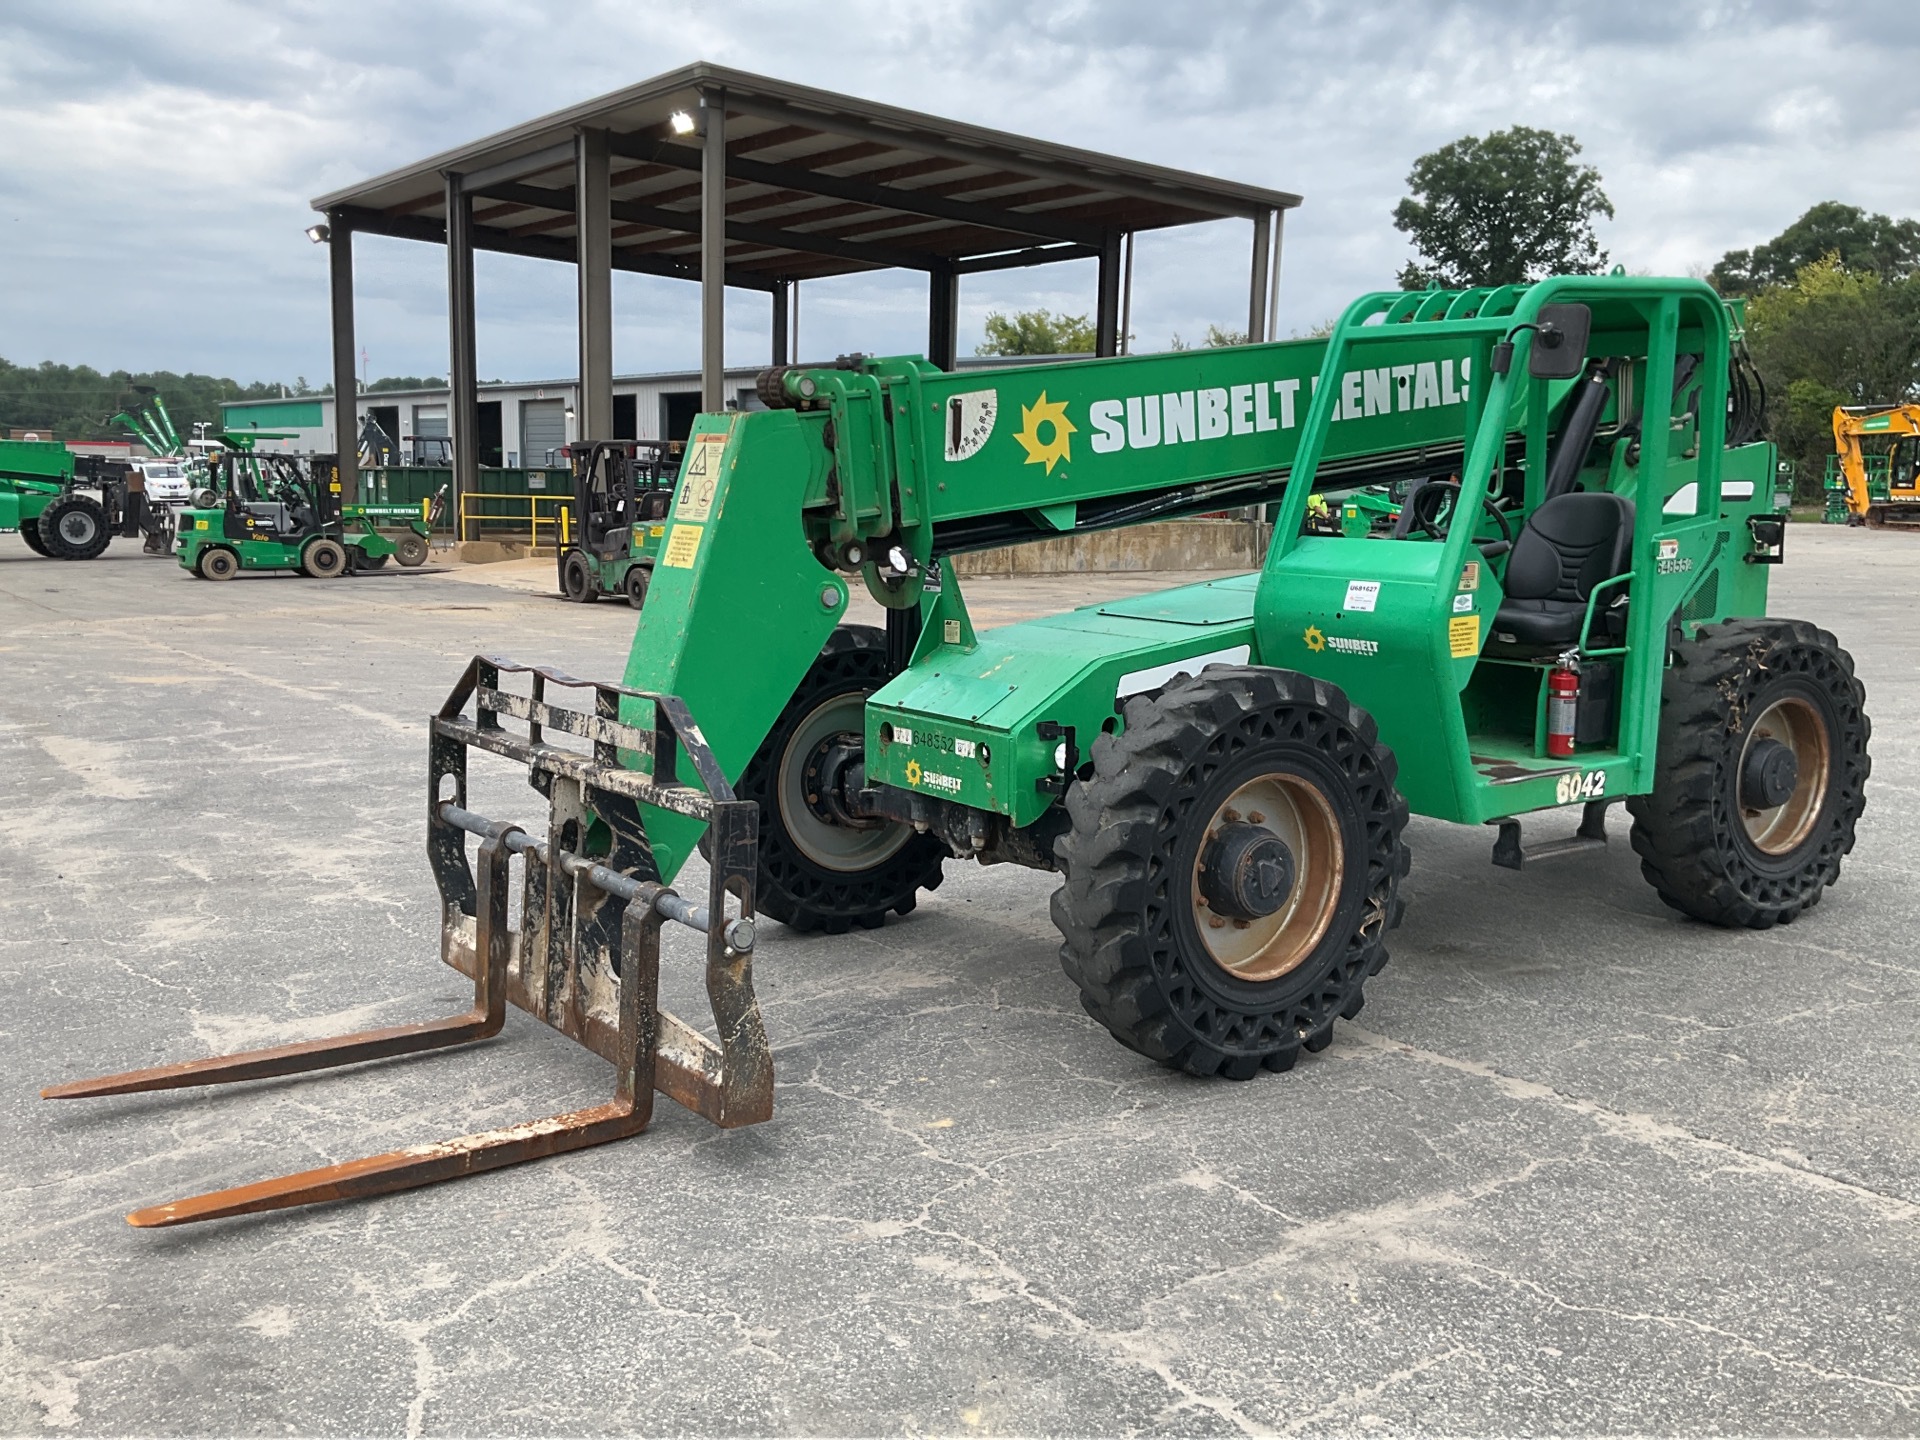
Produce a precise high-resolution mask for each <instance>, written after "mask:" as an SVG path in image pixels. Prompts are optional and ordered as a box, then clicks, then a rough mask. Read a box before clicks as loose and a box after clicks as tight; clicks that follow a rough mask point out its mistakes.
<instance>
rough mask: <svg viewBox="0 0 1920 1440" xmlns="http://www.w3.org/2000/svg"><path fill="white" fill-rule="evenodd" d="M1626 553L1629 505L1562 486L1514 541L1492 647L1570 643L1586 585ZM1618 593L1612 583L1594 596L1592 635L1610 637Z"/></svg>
mask: <svg viewBox="0 0 1920 1440" xmlns="http://www.w3.org/2000/svg"><path fill="white" fill-rule="evenodd" d="M1632 554H1633V503H1632V502H1631V501H1630V500H1628V499H1627V498H1626V497H1625V496H1623V495H1615V494H1612V493H1610V492H1608V491H1604V490H1603V491H1598V492H1593V493H1587V492H1582V491H1569V492H1568V493H1566V494H1563V495H1556V496H1554V497H1553V498H1552V499H1551V500H1547V501H1545V502H1543V503H1542V504H1541V506H1540V507H1539V508H1538V509H1537V510H1535V511H1534V512H1533V514H1531V515H1530V516H1528V517H1527V523H1526V525H1525V526H1524V527H1522V529H1521V531H1520V534H1519V535H1518V536H1517V537H1515V539H1514V542H1513V553H1512V555H1511V556H1509V557H1508V560H1507V573H1506V576H1505V584H1506V598H1505V599H1503V600H1502V601H1501V602H1500V609H1499V610H1498V611H1497V612H1495V614H1494V617H1493V633H1492V637H1491V638H1492V643H1493V646H1494V647H1496V648H1498V649H1500V650H1502V651H1505V652H1507V653H1518V654H1558V653H1559V652H1560V651H1562V650H1566V649H1569V648H1571V647H1572V646H1574V645H1577V644H1578V643H1579V642H1580V625H1581V622H1582V621H1583V620H1585V619H1586V614H1587V600H1588V598H1589V597H1590V596H1591V595H1592V594H1593V587H1594V586H1596V585H1598V584H1599V583H1600V582H1601V581H1602V580H1605V579H1608V578H1609V577H1611V576H1614V575H1619V574H1622V573H1624V572H1625V571H1626V570H1627V568H1628V566H1629V563H1630V557H1631V556H1632ZM1626 593H1627V592H1626V587H1625V586H1615V587H1614V588H1613V589H1612V590H1610V591H1608V592H1607V594H1606V595H1605V596H1603V597H1602V600H1601V603H1600V606H1599V608H1598V609H1597V610H1596V611H1595V612H1594V622H1593V631H1592V636H1593V638H1605V639H1608V640H1615V641H1617V640H1618V638H1619V632H1620V629H1621V624H1622V621H1623V620H1624V613H1623V612H1624V603H1623V602H1624V601H1625V599H1626Z"/></svg>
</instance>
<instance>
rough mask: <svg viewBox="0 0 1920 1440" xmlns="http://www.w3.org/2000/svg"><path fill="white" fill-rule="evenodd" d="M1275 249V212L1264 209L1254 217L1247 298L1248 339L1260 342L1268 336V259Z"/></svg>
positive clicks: (1256, 342) (1255, 342)
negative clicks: (1251, 263) (1251, 267)
mask: <svg viewBox="0 0 1920 1440" xmlns="http://www.w3.org/2000/svg"><path fill="white" fill-rule="evenodd" d="M1272 249H1273V214H1272V212H1271V211H1267V210H1262V211H1261V212H1260V213H1259V214H1258V215H1256V216H1254V217H1253V276H1252V285H1251V286H1250V287H1249V288H1250V290H1251V294H1250V295H1249V296H1248V299H1247V339H1248V340H1249V341H1251V342H1252V343H1254V344H1256V345H1257V344H1259V343H1260V342H1261V341H1262V340H1264V339H1266V338H1267V259H1268V252H1269V251H1270V250H1272Z"/></svg>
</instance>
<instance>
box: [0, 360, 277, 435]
mask: <svg viewBox="0 0 1920 1440" xmlns="http://www.w3.org/2000/svg"><path fill="white" fill-rule="evenodd" d="M136 387H147V389H150V390H151V392H152V393H153V394H157V395H158V396H159V397H160V398H161V399H162V400H164V401H166V404H167V410H168V412H169V413H170V414H171V415H172V416H173V422H174V424H175V426H177V427H178V428H179V431H180V433H181V434H182V435H183V436H186V435H191V434H192V433H193V424H194V422H195V421H200V420H204V421H207V422H209V423H211V424H214V425H218V424H219V423H220V406H221V404H222V403H223V402H225V401H229V400H265V399H270V398H272V397H274V396H277V395H279V394H280V393H281V388H282V387H281V386H280V385H278V384H276V383H269V382H255V383H252V384H247V385H242V384H240V383H239V382H238V381H235V380H231V379H228V378H226V377H225V376H215V375H198V374H191V373H189V374H185V375H179V374H175V373H174V372H173V371H171V370H148V371H141V372H139V373H133V372H129V371H126V370H111V371H107V372H106V373H104V374H103V373H102V372H100V371H98V370H95V369H94V368H93V367H92V366H91V365H56V364H54V363H53V362H52V361H47V362H46V363H44V364H40V365H15V364H12V363H11V362H9V361H7V360H0V430H8V429H13V428H16V427H18V428H31V429H36V430H40V431H43V432H51V433H52V434H55V435H58V436H59V437H60V438H61V439H63V440H117V439H125V438H127V432H126V430H125V429H123V428H122V427H121V426H118V425H115V424H113V423H112V419H113V417H114V416H115V415H116V414H118V413H119V412H120V411H121V410H123V409H125V408H126V407H127V406H129V405H137V404H140V403H143V402H144V401H145V400H146V399H147V398H148V397H147V394H146V393H145V391H143V390H141V389H136Z"/></svg>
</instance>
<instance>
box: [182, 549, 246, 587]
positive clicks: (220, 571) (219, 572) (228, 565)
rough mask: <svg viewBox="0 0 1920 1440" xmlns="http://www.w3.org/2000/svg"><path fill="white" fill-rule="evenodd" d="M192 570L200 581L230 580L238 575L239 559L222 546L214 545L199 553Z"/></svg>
mask: <svg viewBox="0 0 1920 1440" xmlns="http://www.w3.org/2000/svg"><path fill="white" fill-rule="evenodd" d="M193 568H194V569H195V570H196V571H197V572H198V573H199V576H200V578H201V579H202V580H231V579H233V577H234V576H236V575H238V574H239V573H240V557H239V556H238V555H236V554H234V553H233V551H231V550H228V549H226V548H225V547H224V546H220V545H214V546H210V547H209V548H207V549H205V550H202V551H201V552H200V558H199V560H197V561H196V562H195V563H194V567H193Z"/></svg>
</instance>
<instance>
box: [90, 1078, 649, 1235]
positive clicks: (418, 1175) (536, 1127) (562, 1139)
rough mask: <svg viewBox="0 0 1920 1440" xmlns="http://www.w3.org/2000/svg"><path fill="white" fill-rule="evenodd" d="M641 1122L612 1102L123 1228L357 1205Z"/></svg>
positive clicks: (273, 1184) (594, 1139) (282, 1181)
mask: <svg viewBox="0 0 1920 1440" xmlns="http://www.w3.org/2000/svg"><path fill="white" fill-rule="evenodd" d="M647 1118H648V1117H647V1116H645V1115H644V1114H641V1113H640V1112H639V1111H637V1110H636V1109H635V1107H634V1105H633V1102H632V1101H631V1100H625V1101H622V1100H613V1101H609V1102H608V1103H607V1104H605V1105H596V1106H594V1107H592V1108H591V1109H587V1110H574V1111H569V1112H568V1113H567V1114H564V1115H554V1116H551V1117H549V1118H548V1119H545V1120H530V1121H527V1122H526V1123H524V1124H521V1125H510V1126H508V1127H506V1128H505V1129H502V1130H486V1131H482V1132H480V1133H479V1134H476V1135H463V1136H461V1137H460V1138H459V1139H457V1140H445V1141H441V1142H440V1143H438V1144H434V1145H414V1146H410V1147H409V1148H407V1149H405V1150H394V1151H391V1152H389V1153H388V1154H385V1155H370V1156H368V1157H367V1158H366V1159H364V1160H349V1161H347V1162H345V1163H344V1164H340V1165H324V1166H322V1167H320V1168H319V1169H317V1170H303V1171H301V1172H300V1173H299V1174H297V1175H282V1176H280V1177H279V1178H278V1179H274V1180H262V1181H259V1182H257V1183H255V1184H252V1185H236V1186H234V1187H233V1188H232V1189H230V1190H214V1191H210V1192H208V1193H207V1194H205V1195H195V1196H193V1197H192V1198H190V1199H186V1200H175V1201H172V1202H171V1203H169V1204H166V1205H154V1206H150V1207H149V1208H147V1209H145V1210H136V1211H134V1212H133V1213H132V1214H131V1215H129V1216H127V1223H128V1224H129V1225H137V1226H140V1227H141V1228H142V1229H146V1228H151V1227H158V1226H165V1225H187V1224H191V1223H192V1222H193V1221H196V1220H223V1219H227V1218H228V1217H230V1216H234V1215H252V1214H255V1213H257V1212H259V1211H262V1210H286V1209H290V1208H291V1207H293V1206H295V1205H318V1204H321V1203H324V1202H326V1201H329V1200H361V1199H365V1198H367V1197H368V1196H371V1195H386V1194H390V1193H392V1192H393V1191H395V1190H411V1189H415V1188H416V1187H418V1186H422V1185H436V1184H438V1183H440V1182H441V1181H443V1180H458V1179H460V1178H461V1177H462V1176H466V1175H475V1174H478V1173H479V1172H480V1171H482V1170H498V1169H501V1168H503V1167H504V1166H508V1165H519V1164H522V1163H524V1162H525V1161H528V1160H539V1159H542V1158H544V1157H545V1156H548V1155H559V1154H563V1153H565V1152H566V1151H568V1150H584V1149H586V1148H587V1147H588V1146H591V1145H604V1144H606V1143H607V1142H608V1141H609V1140H620V1139H624V1138H625V1137H627V1136H629V1135H637V1134H638V1133H639V1132H640V1131H642V1130H644V1129H646V1127H647Z"/></svg>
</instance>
